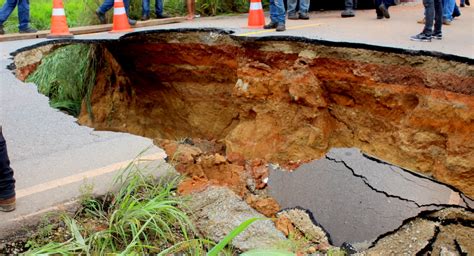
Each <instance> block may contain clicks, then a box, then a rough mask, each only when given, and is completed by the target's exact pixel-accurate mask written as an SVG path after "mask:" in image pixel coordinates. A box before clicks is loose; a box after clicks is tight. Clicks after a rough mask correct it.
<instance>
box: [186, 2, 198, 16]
mask: <svg viewBox="0 0 474 256" xmlns="http://www.w3.org/2000/svg"><path fill="white" fill-rule="evenodd" d="M195 5H196V2H195V0H187V7H188V17H187V19H188V20H192V19H194V13H195V9H196V7H195Z"/></svg>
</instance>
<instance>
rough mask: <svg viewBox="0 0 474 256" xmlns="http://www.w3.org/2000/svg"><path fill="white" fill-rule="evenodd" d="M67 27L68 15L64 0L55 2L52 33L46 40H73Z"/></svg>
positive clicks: (55, 0) (54, 0)
mask: <svg viewBox="0 0 474 256" xmlns="http://www.w3.org/2000/svg"><path fill="white" fill-rule="evenodd" d="M71 37H73V35H72V34H71V33H70V32H69V28H68V26H67V21H66V14H65V13H64V6H63V1H62V0H53V15H52V16H51V33H50V34H49V35H48V36H47V37H46V38H71Z"/></svg>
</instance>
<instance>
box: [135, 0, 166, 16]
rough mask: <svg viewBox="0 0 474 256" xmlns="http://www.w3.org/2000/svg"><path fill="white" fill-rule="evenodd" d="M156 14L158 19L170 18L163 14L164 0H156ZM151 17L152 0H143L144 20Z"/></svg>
mask: <svg viewBox="0 0 474 256" xmlns="http://www.w3.org/2000/svg"><path fill="white" fill-rule="evenodd" d="M155 14H156V18H157V19H165V18H169V16H168V15H165V14H163V0H155ZM149 19H150V0H143V1H142V20H149Z"/></svg>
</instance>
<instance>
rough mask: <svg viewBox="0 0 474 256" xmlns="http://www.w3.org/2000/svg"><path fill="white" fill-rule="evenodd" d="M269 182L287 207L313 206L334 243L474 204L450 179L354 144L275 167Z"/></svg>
mask: <svg viewBox="0 0 474 256" xmlns="http://www.w3.org/2000/svg"><path fill="white" fill-rule="evenodd" d="M268 186H269V193H270V195H271V196H272V197H274V198H275V199H276V200H277V202H278V203H279V204H280V206H281V207H282V208H283V209H286V208H303V209H307V210H309V211H310V212H311V213H312V214H313V218H314V220H316V222H317V223H318V224H319V225H320V226H321V227H322V228H323V229H324V230H326V231H327V232H328V233H329V237H330V239H331V241H332V242H333V243H334V245H336V246H341V245H342V244H343V243H345V242H347V243H350V244H351V245H353V246H354V247H356V248H357V249H359V250H360V249H366V248H367V247H368V246H370V245H371V244H372V242H373V241H375V240H376V239H377V238H378V237H379V236H381V235H383V234H385V233H388V232H390V231H393V230H395V229H397V228H398V227H400V226H401V225H402V223H403V221H404V220H406V219H408V218H411V217H414V216H417V215H418V214H419V213H421V212H423V211H427V210H437V209H441V208H443V207H447V206H462V207H473V206H474V205H473V204H472V201H468V200H465V199H463V198H462V197H461V193H460V192H458V191H456V190H453V189H451V188H450V187H448V186H447V185H444V184H441V183H438V182H436V181H434V180H431V179H429V178H428V177H424V176H422V175H419V174H415V173H412V172H410V171H408V170H403V169H401V168H399V167H397V166H394V165H391V164H389V163H386V162H384V161H381V160H379V159H375V158H373V157H370V156H367V155H365V154H363V153H362V152H360V150H359V149H356V148H334V149H331V150H330V152H328V153H327V154H326V157H325V158H322V159H319V160H314V161H312V162H310V163H307V164H303V165H302V166H300V167H299V168H297V169H295V170H294V171H293V172H288V171H284V170H281V169H276V168H272V169H271V171H270V176H269V179H268Z"/></svg>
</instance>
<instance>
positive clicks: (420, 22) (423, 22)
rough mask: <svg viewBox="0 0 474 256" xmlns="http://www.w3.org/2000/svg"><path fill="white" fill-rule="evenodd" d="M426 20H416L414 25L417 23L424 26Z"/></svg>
mask: <svg viewBox="0 0 474 256" xmlns="http://www.w3.org/2000/svg"><path fill="white" fill-rule="evenodd" d="M425 22H426V20H425V18H423V19H421V20H418V21H417V22H416V23H419V24H425Z"/></svg>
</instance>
